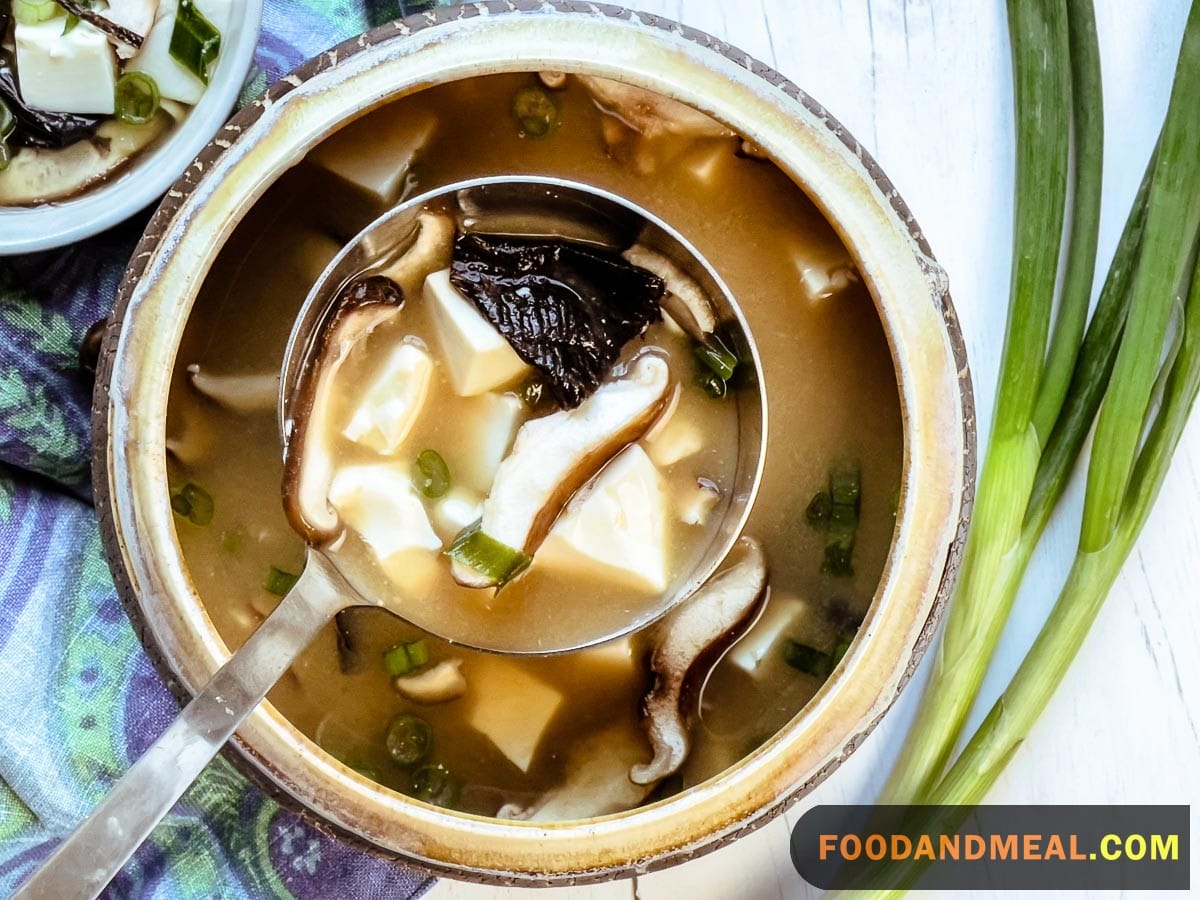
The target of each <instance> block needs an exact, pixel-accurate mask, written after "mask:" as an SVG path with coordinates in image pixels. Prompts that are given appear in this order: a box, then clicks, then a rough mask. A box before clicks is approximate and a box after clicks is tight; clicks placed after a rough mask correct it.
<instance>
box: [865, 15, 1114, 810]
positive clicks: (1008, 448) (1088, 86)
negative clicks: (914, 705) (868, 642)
mask: <svg viewBox="0 0 1200 900" xmlns="http://www.w3.org/2000/svg"><path fill="white" fill-rule="evenodd" d="M1068 7H1069V10H1068ZM1009 27H1010V31H1011V33H1012V44H1013V74H1014V86H1015V94H1016V97H1015V102H1016V111H1017V134H1016V136H1017V167H1016V182H1017V184H1016V204H1015V229H1014V254H1013V257H1014V258H1013V273H1012V296H1011V298H1010V306H1009V318H1008V326H1007V329H1006V332H1005V340H1004V350H1003V355H1002V361H1001V371H1000V379H999V390H998V392H997V397H996V411H995V416H994V421H993V426H992V437H991V443H990V446H989V448H988V452H987V456H986V458H985V461H984V465H983V470H982V472H981V475H980V481H979V492H978V498H977V501H976V505H975V511H974V517H973V521H972V525H971V530H970V532H969V534H968V537H967V548H966V553H965V556H964V560H963V569H962V573H961V576H960V580H959V586H958V591H957V596H956V597H955V601H954V603H953V604H952V605H951V607H950V612H949V614H948V616H947V621H946V630H945V634H944V635H943V637H942V641H941V644H940V645H939V647H938V650H937V655H936V657H935V660H934V671H933V674H932V677H931V679H930V682H929V685H928V687H927V689H926V693H925V696H924V698H923V701H922V704H921V707H920V710H919V711H918V713H917V720H916V722H915V723H914V725H913V727H912V730H911V732H910V734H909V739H908V741H907V742H906V743H905V746H904V748H903V750H902V751H901V755H900V759H899V761H898V762H897V765H896V768H895V769H894V770H893V772H892V776H891V779H890V780H889V782H888V785H887V787H886V788H885V790H884V796H883V798H882V799H881V802H883V803H911V802H917V801H918V800H919V799H920V798H921V797H922V795H923V794H925V793H926V792H927V791H928V790H929V789H930V788H932V787H933V785H934V784H936V782H937V779H938V778H939V777H940V776H941V774H942V772H943V771H944V770H945V767H946V764H947V762H948V761H949V758H950V754H951V752H952V750H953V749H954V746H955V744H956V742H957V741H958V738H959V736H960V735H961V734H962V730H963V727H964V726H965V724H966V720H967V716H968V715H969V713H970V711H971V707H972V706H973V704H974V702H975V698H976V696H977V694H978V691H979V687H980V685H981V684H982V682H983V677H984V673H985V672H986V670H987V664H988V660H989V659H990V658H991V655H992V653H993V651H994V650H995V647H996V644H997V643H998V642H999V640H1000V635H1001V632H1002V631H1003V629H1004V624H1005V621H1006V620H1007V618H1008V614H1009V611H1010V610H1011V608H1012V604H1013V601H1014V599H1015V597H1016V593H1017V588H1018V587H1019V586H1020V581H1021V576H1022V574H1023V573H1024V571H1025V568H1026V566H1027V565H1028V562H1029V555H1030V553H1031V552H1032V544H1036V539H1037V536H1038V535H1040V529H1038V530H1037V534H1035V535H1034V536H1033V540H1032V542H1031V541H1029V540H1028V536H1027V534H1026V529H1025V527H1024V526H1025V523H1026V517H1027V512H1028V510H1029V503H1030V498H1031V497H1032V496H1033V494H1034V491H1035V488H1036V487H1037V486H1038V481H1037V475H1038V471H1039V464H1040V463H1041V462H1042V460H1043V456H1044V451H1045V450H1046V447H1047V445H1048V442H1049V441H1050V437H1051V434H1052V433H1053V425H1054V423H1055V421H1057V419H1058V417H1059V413H1060V411H1061V410H1062V409H1063V405H1064V401H1065V398H1066V397H1067V395H1068V390H1069V388H1070V382H1071V375H1072V372H1073V370H1074V369H1075V365H1076V362H1077V359H1078V356H1079V353H1080V336H1081V334H1082V331H1083V328H1084V325H1085V323H1086V321H1087V311H1088V303H1089V300H1090V297H1091V290H1092V272H1093V269H1094V267H1095V259H1096V243H1097V235H1098V232H1099V210H1100V182H1101V168H1102V159H1103V158H1102V152H1103V151H1102V147H1103V118H1102V115H1103V114H1102V103H1101V96H1100V63H1099V52H1098V49H1097V42H1096V33H1095V19H1094V16H1093V14H1092V8H1091V0H1071V2H1070V3H1069V4H1068V2H1067V0H1033V2H1024V0H1010V2H1009ZM1072 124H1074V129H1075V159H1076V165H1075V168H1074V182H1073V188H1074V193H1073V196H1074V200H1073V209H1072V228H1071V240H1070V242H1069V249H1068V254H1067V261H1066V264H1067V270H1066V277H1065V279H1064V285H1063V293H1062V297H1061V301H1060V303H1059V311H1058V316H1057V318H1056V319H1055V322H1054V331H1053V336H1052V337H1051V319H1052V314H1053V310H1054V295H1055V285H1056V282H1057V276H1058V268H1059V242H1058V241H1055V240H1047V239H1046V236H1047V235H1060V234H1062V233H1063V225H1064V217H1065V209H1066V198H1067V191H1068V182H1069V176H1070V175H1071V167H1070V150H1071V140H1070V137H1071V130H1072ZM1112 293H1113V294H1114V296H1116V297H1118V298H1119V295H1118V294H1117V292H1116V291H1115V290H1114V291H1113V292H1112ZM1114 302H1115V301H1114ZM1094 412H1095V409H1094V407H1093V409H1092V413H1093V414H1094ZM1090 421H1091V420H1090V417H1089V418H1088V421H1087V425H1085V429H1086V427H1087V426H1090ZM1076 452H1078V450H1077V448H1076ZM1071 461H1073V459H1072V460H1071ZM1059 489H1060V492H1061V486H1059ZM1054 499H1057V498H1056V497H1055V498H1054ZM1042 527H1044V522H1043V523H1042Z"/></svg>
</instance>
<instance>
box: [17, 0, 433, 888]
mask: <svg viewBox="0 0 1200 900" xmlns="http://www.w3.org/2000/svg"><path fill="white" fill-rule="evenodd" d="M432 5H433V2H431V0H424V2H408V3H405V2H404V0H327V2H323V0H267V2H266V9H265V11H264V16H263V27H262V37H261V38H260V40H259V44H258V50H257V54H256V57H255V65H254V67H253V69H252V70H251V72H250V76H249V78H248V80H247V83H246V87H245V90H244V92H243V102H244V101H246V100H248V99H250V98H252V97H253V96H255V95H257V94H258V93H260V92H261V91H262V90H263V88H265V87H266V86H267V84H268V83H270V82H271V81H272V80H274V79H276V78H278V77H279V76H281V75H282V74H284V73H285V72H287V71H288V70H290V69H292V68H293V67H294V66H296V65H297V64H298V63H300V62H301V61H303V60H304V59H307V58H308V57H309V56H312V55H314V54H316V53H318V52H320V51H321V50H323V49H325V48H326V47H328V46H330V45H331V44H334V43H337V42H338V41H341V40H343V39H345V38H348V37H351V36H353V35H355V34H357V33H359V32H360V31H363V30H364V29H366V28H369V27H373V26H375V25H378V24H381V23H383V22H386V21H388V20H391V19H393V18H396V17H399V16H402V15H406V14H409V13H412V12H416V11H418V10H421V9H426V8H428V7H430V6H432ZM148 218H149V212H147V213H143V214H142V215H140V216H138V217H136V218H135V219H134V220H133V221H130V222H127V223H126V224H124V225H121V226H118V227H117V228H114V229H113V230H111V231H109V232H107V233H105V234H102V235H99V236H98V237H95V238H92V239H91V240H88V241H85V242H83V243H81V244H78V245H75V246H72V247H69V248H67V249H64V250H58V251H51V252H46V253H39V254H35V255H30V256H24V257H17V258H11V259H7V260H4V259H0V895H3V896H8V895H9V894H10V893H11V892H12V890H13V889H14V888H15V887H16V885H17V884H18V883H20V882H21V881H22V880H23V879H24V878H25V877H26V876H27V875H28V874H29V873H30V872H31V871H32V870H33V868H34V867H36V865H37V863H38V862H39V861H40V860H41V859H43V858H44V857H45V856H46V855H47V854H48V853H49V852H50V850H51V849H52V848H53V847H54V845H55V844H56V843H57V842H58V841H59V840H60V839H61V838H62V837H63V836H64V835H66V834H67V833H68V832H69V831H70V830H71V828H72V827H73V826H74V824H75V823H77V822H78V821H79V820H80V819H81V818H82V817H83V816H85V815H87V813H88V812H89V811H90V810H91V809H92V808H93V807H94V806H95V805H96V803H98V802H99V800H100V798H101V797H102V796H103V795H104V794H105V792H106V791H107V790H108V788H109V786H110V785H111V784H112V783H113V781H114V780H115V779H116V778H118V777H119V776H120V775H121V773H122V772H124V771H125V769H126V768H128V766H129V765H130V763H131V762H132V761H133V760H135V759H137V757H139V756H140V755H141V754H142V752H143V751H144V750H145V749H146V747H148V746H149V744H150V743H151V742H152V741H153V740H154V738H156V737H157V736H158V735H159V734H160V733H161V732H162V730H163V729H164V728H165V727H166V725H167V723H168V722H169V721H170V720H171V719H172V718H173V717H174V716H175V715H176V713H177V712H178V706H177V705H176V703H175V702H174V700H173V699H172V698H171V696H170V695H169V694H168V693H167V690H166V689H165V688H164V687H163V685H162V683H161V682H160V680H159V678H158V676H157V675H156V673H155V671H154V668H153V667H152V665H151V664H150V662H149V660H148V659H147V657H146V655H145V653H144V652H143V650H142V647H141V644H139V643H138V640H137V638H136V637H135V636H134V633H133V629H132V628H131V627H130V624H129V621H128V619H127V618H126V616H125V613H124V610H123V609H122V607H121V605H120V603H119V602H118V600H117V597H116V593H115V591H114V589H113V585H112V581H111V579H110V576H109V572H108V567H107V565H106V564H105V561H104V555H103V551H102V549H101V546H100V538H99V534H98V530H97V526H96V519H95V514H94V512H93V510H92V507H91V505H90V500H91V487H90V485H89V460H90V456H91V434H90V431H89V420H88V417H89V408H90V405H91V383H90V380H89V379H88V378H87V377H86V376H84V375H83V374H82V373H81V371H80V369H79V366H78V362H77V359H78V347H79V343H80V340H81V338H82V337H83V335H84V333H85V332H86V331H87V329H88V327H89V326H90V325H91V324H92V323H93V322H95V321H96V320H97V319H100V318H102V317H103V316H105V315H107V313H108V312H109V311H110V309H111V308H112V304H113V298H114V296H115V294H116V289H117V284H118V283H119V281H120V279H121V273H122V271H123V269H124V267H125V263H126V261H127V260H128V258H129V256H130V255H131V253H132V251H133V246H134V244H135V243H136V241H137V238H138V236H139V235H140V233H141V231H142V229H143V228H144V227H145V224H146V221H147V219H148ZM430 883H431V882H430V881H429V880H428V879H426V878H425V877H424V876H422V875H420V874H418V873H416V872H413V871H411V870H409V869H406V868H403V867H401V866H397V865H394V864H391V863H388V862H384V861H382V860H379V859H376V858H374V857H371V856H369V855H366V854H364V853H362V852H361V851H358V850H355V849H352V848H350V847H349V846H346V845H344V844H342V843H340V842H339V841H337V840H336V839H334V838H331V837H328V836H327V835H324V834H322V833H321V832H318V831H316V830H315V829H313V828H312V827H310V826H309V825H306V824H304V823H303V822H301V821H300V819H299V818H298V817H297V816H295V815H293V814H292V813H290V812H287V811H285V810H283V809H281V808H280V807H279V806H277V805H276V804H275V803H274V802H273V801H272V800H269V799H268V798H267V797H265V796H264V795H263V794H262V793H261V792H260V791H259V790H258V789H257V788H255V787H253V786H251V785H250V784H249V782H247V781H246V780H245V779H244V778H243V777H242V776H241V775H240V774H238V773H237V772H236V771H235V770H234V769H233V767H232V766H231V765H230V764H229V763H228V762H227V761H226V760H224V759H223V758H218V759H217V760H216V761H214V762H213V763H212V764H211V765H209V767H208V769H207V770H206V771H205V773H204V775H203V776H202V777H201V778H200V780H199V781H197V782H196V784H195V785H194V786H193V787H192V788H191V789H190V790H189V791H188V792H187V793H186V794H185V795H184V796H183V799H182V800H181V801H180V803H179V804H177V806H176V807H175V809H174V811H173V812H172V813H171V814H170V815H169V816H168V817H167V818H166V819H165V820H164V821H163V822H162V824H160V825H159V826H158V828H157V829H156V830H155V831H154V833H153V835H152V836H151V838H150V840H149V841H147V842H146V844H145V845H144V846H142V848H141V849H140V850H139V851H138V853H137V855H136V856H135V857H134V858H133V860H131V861H130V863H129V864H128V865H127V866H126V867H125V870H124V871H123V872H122V874H121V875H120V876H119V877H118V878H117V879H116V880H115V881H114V882H113V884H112V885H111V886H110V887H109V889H108V892H107V894H106V896H109V897H137V898H146V897H154V898H171V900H175V898H190V897H222V898H235V897H247V898H251V897H252V898H263V897H299V898H307V897H314V898H315V897H320V898H335V897H353V898H366V897H388V898H404V897H410V896H415V895H417V894H419V893H420V892H422V891H423V890H424V889H425V888H426V887H427V886H428V885H429V884H430Z"/></svg>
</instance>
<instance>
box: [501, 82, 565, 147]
mask: <svg viewBox="0 0 1200 900" xmlns="http://www.w3.org/2000/svg"><path fill="white" fill-rule="evenodd" d="M512 113H513V115H514V116H516V119H517V122H518V123H519V124H520V126H521V134H522V136H523V137H534V138H541V137H545V136H546V135H548V134H549V133H550V132H552V131H553V130H554V129H555V128H557V127H558V104H557V103H555V102H554V98H553V97H551V96H550V94H549V93H547V92H546V91H545V90H543V89H542V88H540V87H536V86H534V85H529V86H527V87H523V88H521V89H520V90H519V91H517V93H516V94H515V95H514V96H513V101H512Z"/></svg>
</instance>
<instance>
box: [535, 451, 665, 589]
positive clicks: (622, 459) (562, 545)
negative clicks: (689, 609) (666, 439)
mask: <svg viewBox="0 0 1200 900" xmlns="http://www.w3.org/2000/svg"><path fill="white" fill-rule="evenodd" d="M668 508H669V500H668V497H667V486H666V483H665V482H664V480H663V477H662V474H661V473H660V472H659V471H658V469H656V468H655V467H654V463H652V462H651V461H650V457H648V456H647V455H646V452H645V451H644V450H642V448H641V447H639V446H638V445H637V444H631V445H630V446H629V447H627V448H626V449H625V450H624V451H622V452H621V454H620V455H619V456H617V458H616V459H614V460H613V461H612V462H610V463H609V464H608V465H607V466H605V468H604V469H603V471H601V472H600V474H599V475H597V476H596V477H595V478H594V479H593V480H592V482H591V483H590V484H589V485H587V486H586V487H585V488H584V489H583V490H582V491H581V492H580V493H579V494H578V495H577V496H576V497H575V499H574V500H572V501H571V503H570V505H569V506H568V507H567V509H566V510H565V511H564V512H563V514H562V515H561V516H559V518H558V521H557V522H556V523H555V524H554V527H553V528H552V529H551V530H550V533H549V534H548V535H547V536H546V540H545V541H544V542H543V543H542V546H541V547H540V548H539V549H538V551H537V554H536V556H535V557H534V565H535V566H541V567H543V568H545V569H549V570H553V571H559V572H565V573H570V574H572V575H575V576H578V577H581V578H594V579H597V580H602V581H608V582H610V583H613V584H618V585H623V586H626V587H629V588H632V589H634V590H638V591H643V592H645V593H647V594H661V593H662V592H663V591H665V590H666V589H667V586H668V584H669V581H670V566H669V565H668V548H667V512H668Z"/></svg>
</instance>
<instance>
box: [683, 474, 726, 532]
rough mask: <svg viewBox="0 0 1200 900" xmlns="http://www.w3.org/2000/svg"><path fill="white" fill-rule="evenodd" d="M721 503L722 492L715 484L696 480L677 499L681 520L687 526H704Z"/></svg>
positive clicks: (705, 480)
mask: <svg viewBox="0 0 1200 900" xmlns="http://www.w3.org/2000/svg"><path fill="white" fill-rule="evenodd" d="M720 502H721V492H720V490H719V489H718V488H717V487H716V484H715V482H712V481H709V480H708V479H699V478H698V479H696V481H695V483H694V484H693V485H692V486H691V487H688V488H685V489H684V490H683V491H681V492H680V493H679V495H678V496H677V497H676V498H675V505H676V510H677V511H678V513H679V519H680V521H682V522H683V523H684V524H685V525H703V524H704V523H705V522H707V521H708V517H709V516H710V515H712V511H713V510H714V509H716V508H717V504H718V503H720Z"/></svg>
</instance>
